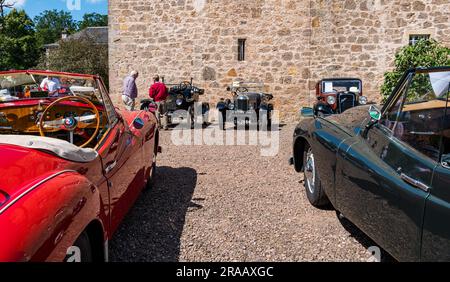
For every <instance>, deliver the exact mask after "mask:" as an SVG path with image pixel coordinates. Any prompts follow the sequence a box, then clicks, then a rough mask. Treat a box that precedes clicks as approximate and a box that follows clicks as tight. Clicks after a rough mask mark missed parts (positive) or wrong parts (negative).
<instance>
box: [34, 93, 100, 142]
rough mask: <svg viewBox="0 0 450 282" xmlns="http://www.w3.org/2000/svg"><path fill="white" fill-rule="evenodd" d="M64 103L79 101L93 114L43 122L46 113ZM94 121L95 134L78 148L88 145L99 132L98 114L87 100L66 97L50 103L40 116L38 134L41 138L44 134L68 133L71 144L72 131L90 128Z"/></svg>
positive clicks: (95, 108)
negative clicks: (90, 109) (63, 131)
mask: <svg viewBox="0 0 450 282" xmlns="http://www.w3.org/2000/svg"><path fill="white" fill-rule="evenodd" d="M64 101H81V102H83V103H85V104H87V105H88V106H89V107H90V108H92V110H93V112H94V114H92V115H88V116H81V117H73V116H69V117H65V118H62V119H54V120H49V121H45V120H44V118H45V116H47V113H48V112H50V110H51V109H52V108H53V107H54V106H55V105H57V104H59V103H61V102H64ZM94 120H95V122H96V127H95V132H94V133H93V134H92V136H91V137H90V138H89V140H87V141H86V142H85V143H83V144H82V145H80V146H79V147H81V148H84V147H86V146H87V145H89V143H91V142H92V140H94V138H95V136H96V135H97V133H98V131H99V130H100V114H99V112H98V109H97V107H96V106H95V105H94V104H93V103H92V102H91V101H89V100H88V99H86V98H82V97H77V96H67V97H63V98H60V99H58V100H56V101H54V102H53V103H51V104H50V105H49V106H48V107H47V108H46V109H45V110H44V112H42V114H41V118H40V119H39V121H38V127H39V134H40V135H41V136H42V137H45V133H46V132H55V131H59V130H65V131H68V132H69V139H70V140H69V142H70V143H72V144H73V142H74V141H73V137H74V131H75V130H76V129H77V128H78V129H84V128H87V127H88V126H90V125H91V124H93V123H94Z"/></svg>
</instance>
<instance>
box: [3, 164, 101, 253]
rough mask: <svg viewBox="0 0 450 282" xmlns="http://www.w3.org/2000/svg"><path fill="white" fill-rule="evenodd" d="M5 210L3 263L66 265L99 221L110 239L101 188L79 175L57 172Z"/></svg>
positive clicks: (69, 172)
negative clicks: (70, 251) (77, 243)
mask: <svg viewBox="0 0 450 282" xmlns="http://www.w3.org/2000/svg"><path fill="white" fill-rule="evenodd" d="M54 175H56V176H55V177H53V178H48V179H47V180H45V181H43V182H41V183H40V184H39V185H37V186H35V187H31V188H30V189H29V190H27V191H28V193H26V194H25V195H21V197H20V198H17V199H11V201H13V202H11V203H12V204H11V205H8V206H7V207H6V208H5V207H3V210H1V214H0V226H2V229H4V230H8V232H1V233H0V249H1V250H2V252H0V261H55V262H56V261H63V260H64V258H65V257H66V253H67V251H68V248H69V247H71V246H72V245H73V243H74V242H75V241H76V239H77V238H78V236H79V235H80V234H81V233H82V232H83V231H84V230H85V228H86V227H87V226H88V225H89V224H90V223H92V222H93V221H97V222H98V223H100V225H101V227H102V233H103V234H102V236H103V238H102V242H104V241H105V240H106V239H107V235H106V234H107V233H106V232H105V226H106V224H107V218H106V213H105V211H104V210H103V207H104V206H105V205H107V203H103V202H102V198H101V196H100V192H99V189H98V187H96V186H95V185H94V184H92V183H91V182H90V181H89V180H88V179H87V178H86V177H85V176H83V175H81V174H79V173H78V172H76V171H70V170H67V171H60V172H55V173H54Z"/></svg>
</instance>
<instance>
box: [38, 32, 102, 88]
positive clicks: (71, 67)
mask: <svg viewBox="0 0 450 282" xmlns="http://www.w3.org/2000/svg"><path fill="white" fill-rule="evenodd" d="M94 42H95V40H94V39H93V38H90V37H88V36H83V37H81V38H80V39H68V40H63V41H60V42H59V48H57V49H54V50H51V51H50V52H49V55H48V57H43V58H42V61H41V63H40V65H39V68H45V69H51V70H54V71H65V72H75V73H83V74H97V75H100V76H101V77H102V78H103V79H104V81H105V84H107V85H108V46H105V45H99V44H95V43H94Z"/></svg>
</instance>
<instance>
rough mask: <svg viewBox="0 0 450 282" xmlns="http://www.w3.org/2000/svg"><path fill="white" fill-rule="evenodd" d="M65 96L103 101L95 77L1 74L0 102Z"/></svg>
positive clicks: (96, 101)
mask: <svg viewBox="0 0 450 282" xmlns="http://www.w3.org/2000/svg"><path fill="white" fill-rule="evenodd" d="M64 96H80V97H83V98H87V99H89V100H91V101H92V102H94V103H101V102H102V101H101V100H102V99H101V95H100V92H99V89H98V86H97V82H96V81H95V80H94V79H93V78H84V77H80V78H78V77H73V76H68V75H51V74H49V75H42V74H32V73H8V74H2V75H0V103H4V102H11V101H17V100H25V99H42V98H48V97H55V98H58V97H64Z"/></svg>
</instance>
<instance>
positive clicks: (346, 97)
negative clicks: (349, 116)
mask: <svg viewBox="0 0 450 282" xmlns="http://www.w3.org/2000/svg"><path fill="white" fill-rule="evenodd" d="M354 106H355V95H354V94H341V95H339V111H340V112H341V113H343V112H344V111H346V110H348V109H350V108H353V107H354Z"/></svg>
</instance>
